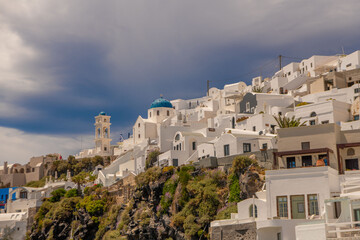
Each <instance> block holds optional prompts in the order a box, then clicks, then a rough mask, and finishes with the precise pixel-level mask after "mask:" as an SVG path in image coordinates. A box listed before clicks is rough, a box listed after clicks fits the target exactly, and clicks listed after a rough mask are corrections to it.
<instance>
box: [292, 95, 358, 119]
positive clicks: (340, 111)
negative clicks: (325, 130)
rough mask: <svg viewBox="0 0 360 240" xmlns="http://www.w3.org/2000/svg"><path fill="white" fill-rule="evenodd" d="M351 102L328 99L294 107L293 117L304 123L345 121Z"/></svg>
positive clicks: (348, 117) (348, 116)
mask: <svg viewBox="0 0 360 240" xmlns="http://www.w3.org/2000/svg"><path fill="white" fill-rule="evenodd" d="M350 108H351V104H349V103H345V102H339V101H337V100H331V99H330V100H328V101H323V102H317V103H312V104H307V105H302V106H298V107H295V117H296V118H301V121H303V122H306V125H316V124H326V123H337V124H339V125H340V122H347V121H349V120H350V119H351V118H350Z"/></svg>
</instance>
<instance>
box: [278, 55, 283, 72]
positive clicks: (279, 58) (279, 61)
mask: <svg viewBox="0 0 360 240" xmlns="http://www.w3.org/2000/svg"><path fill="white" fill-rule="evenodd" d="M281 58H282V56H281V55H279V70H281Z"/></svg>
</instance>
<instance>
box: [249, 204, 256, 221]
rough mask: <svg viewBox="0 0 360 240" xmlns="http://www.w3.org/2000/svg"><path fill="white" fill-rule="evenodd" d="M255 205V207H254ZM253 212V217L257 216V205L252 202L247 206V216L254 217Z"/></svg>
mask: <svg viewBox="0 0 360 240" xmlns="http://www.w3.org/2000/svg"><path fill="white" fill-rule="evenodd" d="M254 206H255V209H254ZM254 213H255V218H257V217H258V212H257V206H256V205H254V204H251V205H250V207H249V217H254Z"/></svg>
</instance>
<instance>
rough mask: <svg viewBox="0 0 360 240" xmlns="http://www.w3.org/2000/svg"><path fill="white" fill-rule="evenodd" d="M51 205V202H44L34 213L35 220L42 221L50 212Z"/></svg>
mask: <svg viewBox="0 0 360 240" xmlns="http://www.w3.org/2000/svg"><path fill="white" fill-rule="evenodd" d="M53 205H54V204H53V203H52V202H49V201H45V202H44V203H43V204H42V205H41V207H40V209H39V211H38V212H37V213H36V215H35V220H37V221H38V220H42V219H44V217H45V215H46V214H47V213H48V212H49V211H50V209H51V208H52V207H53Z"/></svg>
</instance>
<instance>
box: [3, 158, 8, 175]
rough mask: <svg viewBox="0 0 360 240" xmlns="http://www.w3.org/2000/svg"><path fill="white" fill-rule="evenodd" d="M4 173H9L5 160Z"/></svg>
mask: <svg viewBox="0 0 360 240" xmlns="http://www.w3.org/2000/svg"><path fill="white" fill-rule="evenodd" d="M4 174H8V166H7V161H5V162H4Z"/></svg>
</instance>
